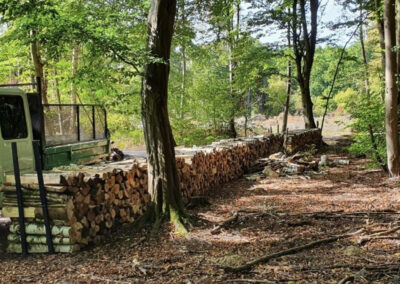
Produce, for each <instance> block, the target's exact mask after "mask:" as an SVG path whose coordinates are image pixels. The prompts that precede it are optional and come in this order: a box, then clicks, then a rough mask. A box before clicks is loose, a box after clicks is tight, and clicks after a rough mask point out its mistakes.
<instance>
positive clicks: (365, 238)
mask: <svg viewBox="0 0 400 284" xmlns="http://www.w3.org/2000/svg"><path fill="white" fill-rule="evenodd" d="M398 230H400V226H396V227H394V228H392V229H390V230H386V231H381V232H377V233H374V234H371V235H368V236H360V237H359V238H358V240H357V244H360V245H363V244H365V243H367V242H369V241H371V240H376V239H396V238H398V237H393V236H386V235H388V234H391V233H395V232H397V231H398Z"/></svg>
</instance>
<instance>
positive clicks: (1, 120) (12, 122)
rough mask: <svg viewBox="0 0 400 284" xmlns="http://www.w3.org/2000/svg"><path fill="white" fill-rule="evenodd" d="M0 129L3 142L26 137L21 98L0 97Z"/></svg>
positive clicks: (26, 129) (26, 130) (26, 131)
mask: <svg viewBox="0 0 400 284" xmlns="http://www.w3.org/2000/svg"><path fill="white" fill-rule="evenodd" d="M0 127H1V134H2V137H3V139H4V140H12V139H22V138H26V137H28V128H27V125H26V118H25V111H24V101H23V100H22V97H20V96H8V95H7V96H5V95H0Z"/></svg>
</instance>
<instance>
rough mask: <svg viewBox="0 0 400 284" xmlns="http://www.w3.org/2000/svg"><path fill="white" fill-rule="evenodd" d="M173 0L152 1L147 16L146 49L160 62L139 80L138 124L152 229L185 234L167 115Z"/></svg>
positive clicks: (146, 71) (172, 141)
mask: <svg viewBox="0 0 400 284" xmlns="http://www.w3.org/2000/svg"><path fill="white" fill-rule="evenodd" d="M175 13H176V0H152V1H151V9H150V13H149V16H148V29H147V49H148V52H149V53H150V55H151V56H152V57H155V58H160V59H162V60H163V61H164V63H160V62H149V63H147V64H146V66H145V70H144V76H143V80H142V92H141V93H142V122H143V126H144V136H145V141H146V148H147V157H148V180H149V188H148V190H149V193H150V195H151V200H152V203H153V209H152V210H153V213H154V215H155V218H156V219H155V220H156V223H155V224H156V226H155V228H158V226H159V224H160V223H161V222H162V221H163V220H171V221H172V222H173V223H174V224H175V229H176V231H177V232H186V229H185V228H184V226H183V222H182V217H183V216H184V215H185V213H184V209H183V203H182V199H181V193H180V188H179V179H178V174H177V168H176V162H175V151H174V146H173V144H174V139H173V135H172V129H171V125H170V121H169V116H168V78H169V70H170V66H169V59H170V52H171V40H172V35H173V30H174V29H173V28H174V19H175Z"/></svg>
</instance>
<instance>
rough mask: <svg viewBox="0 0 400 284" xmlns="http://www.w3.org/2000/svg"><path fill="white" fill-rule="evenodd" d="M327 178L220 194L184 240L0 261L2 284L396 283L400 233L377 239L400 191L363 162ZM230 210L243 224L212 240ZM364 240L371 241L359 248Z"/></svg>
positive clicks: (142, 234)
mask: <svg viewBox="0 0 400 284" xmlns="http://www.w3.org/2000/svg"><path fill="white" fill-rule="evenodd" d="M342 142H346V141H345V140H343V141H342V140H340V139H337V138H336V139H330V141H329V143H331V144H334V143H339V144H340V143H342ZM339 146H340V145H336V146H333V147H331V148H330V150H329V151H328V156H329V158H330V159H332V160H333V159H335V158H338V157H340V158H346V155H345V154H343V153H342V152H338V151H337V149H338V148H339ZM316 158H318V157H316ZM324 170H325V171H326V172H325V173H322V174H318V175H313V176H310V179H307V178H308V177H305V176H298V177H291V178H276V179H264V180H262V181H260V182H251V181H247V180H246V179H240V180H238V181H235V182H232V183H229V184H226V185H224V186H223V187H221V188H215V189H214V191H213V193H212V194H210V197H209V202H210V203H211V204H210V205H208V206H203V207H200V208H197V209H194V210H192V211H190V213H192V214H197V215H198V216H199V217H201V218H202V219H204V221H203V222H202V223H201V224H199V225H197V226H195V227H193V228H192V229H191V231H190V233H189V234H188V235H187V236H185V237H180V236H176V235H174V234H173V233H172V231H171V228H170V227H169V226H168V225H166V226H164V228H163V230H162V233H161V235H160V237H159V238H157V239H152V238H149V237H148V236H149V230H150V228H145V229H142V231H139V232H136V231H134V230H133V229H132V227H129V226H124V227H122V228H120V229H119V230H118V231H117V232H115V233H113V234H112V235H111V236H109V238H108V239H107V240H106V241H105V242H104V244H103V245H101V246H97V247H92V248H89V249H87V250H85V251H82V252H79V253H75V254H70V255H60V254H59V255H36V256H29V257H27V258H26V259H22V258H21V257H20V256H17V255H9V254H3V255H1V256H0V282H1V283H338V282H339V281H340V280H341V279H343V278H345V277H347V276H353V277H354V279H355V280H354V283H400V234H396V232H390V233H388V232H386V233H385V232H383V233H382V232H381V231H385V230H389V229H392V228H395V229H396V226H398V225H400V224H399V216H400V191H399V184H398V183H397V182H395V181H390V180H388V179H387V178H386V176H385V175H384V173H383V172H381V171H380V170H375V169H370V168H368V167H367V160H365V159H362V158H359V159H355V158H353V159H350V164H349V165H342V166H335V167H331V168H326V169H324ZM234 212H237V213H238V220H237V222H234V223H233V224H230V225H229V226H228V227H226V228H223V229H222V230H221V232H220V233H219V234H212V233H211V231H212V229H213V228H214V227H215V226H216V225H218V224H219V223H220V222H222V221H224V220H226V219H228V218H230V217H231V216H232V215H233V214H234ZM361 228H364V231H362V232H359V233H357V234H356V235H354V236H351V237H345V238H340V239H339V240H337V241H334V242H330V243H322V244H320V245H317V246H315V247H313V248H310V249H306V250H303V251H300V252H297V253H294V254H292V255H286V256H282V257H278V258H275V259H271V260H270V261H268V262H265V263H261V264H258V265H255V266H254V267H252V269H250V270H248V271H244V272H240V273H232V272H225V271H224V269H223V267H224V266H237V265H240V264H243V263H245V262H247V261H250V260H252V259H254V258H259V257H261V256H263V255H266V254H271V253H274V252H278V251H281V250H285V249H289V248H292V247H297V246H301V245H304V244H308V243H310V242H313V241H316V240H320V239H325V238H330V237H332V236H336V235H341V234H344V233H353V232H356V231H359V229H361ZM393 231H394V230H393ZM372 234H375V235H372ZM361 235H363V236H366V235H369V236H372V237H371V238H369V239H365V240H366V241H365V242H364V243H362V244H360V243H359V241H360V240H361V238H360V236H361Z"/></svg>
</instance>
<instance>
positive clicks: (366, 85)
mask: <svg viewBox="0 0 400 284" xmlns="http://www.w3.org/2000/svg"><path fill="white" fill-rule="evenodd" d="M363 20H364V19H363V7H362V3H360V43H361V56H362V61H363V65H364V88H365V94H366V96H367V97H369V71H368V62H367V53H366V51H365V43H364V28H363Z"/></svg>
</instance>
